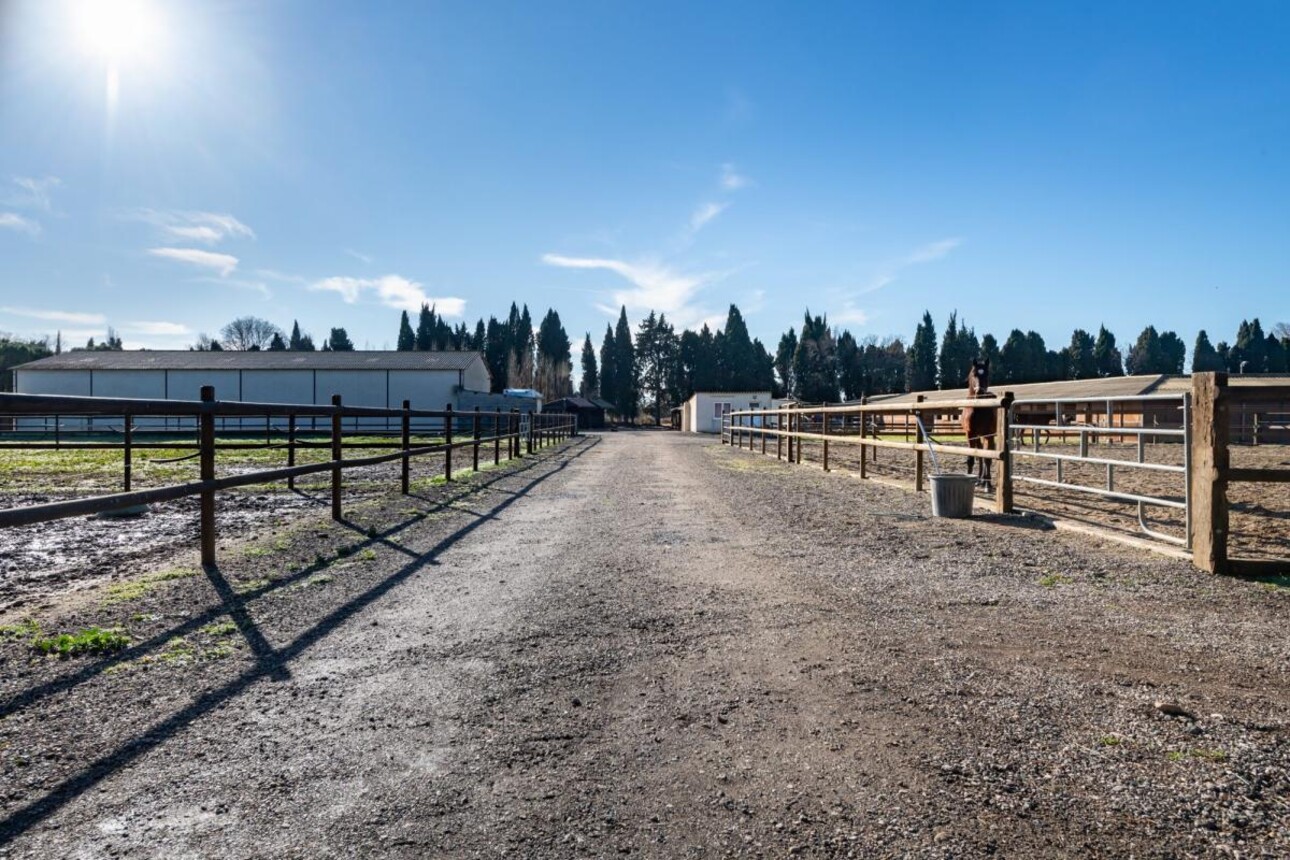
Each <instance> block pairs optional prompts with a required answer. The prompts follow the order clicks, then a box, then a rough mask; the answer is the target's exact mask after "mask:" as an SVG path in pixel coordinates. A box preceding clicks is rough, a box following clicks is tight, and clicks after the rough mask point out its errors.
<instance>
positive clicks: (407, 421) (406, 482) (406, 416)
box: [399, 400, 412, 496]
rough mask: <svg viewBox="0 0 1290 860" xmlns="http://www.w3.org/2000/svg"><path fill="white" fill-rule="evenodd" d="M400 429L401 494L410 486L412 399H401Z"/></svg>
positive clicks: (405, 492)
mask: <svg viewBox="0 0 1290 860" xmlns="http://www.w3.org/2000/svg"><path fill="white" fill-rule="evenodd" d="M401 418H402V426H401V427H400V430H401V433H400V435H401V437H402V439H401V441H402V442H403V469H402V474H401V475H400V476H399V485H400V487H401V488H402V490H403V495H405V496H406V495H407V494H408V492H409V488H410V486H411V482H412V481H411V479H412V476H411V475H410V474H409V473H410V472H411V471H412V462H411V461H412V458H411V457H409V456H408V448H410V447H412V401H411V400H404V401H403V415H402V416H401Z"/></svg>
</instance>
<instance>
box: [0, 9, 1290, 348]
mask: <svg viewBox="0 0 1290 860" xmlns="http://www.w3.org/2000/svg"><path fill="white" fill-rule="evenodd" d="M105 4H106V5H107V6H109V7H113V8H111V9H110V12H109V16H108V18H107V20H108V22H109V23H107V24H103V23H98V24H95V23H94V22H98V21H99V19H100V17H101V16H98V13H97V12H96V11H95V9H94V8H92V7H94V6H96V5H100V6H101V5H105ZM96 16H98V17H96ZM87 21H88V22H90V25H91V26H89V27H88V28H87V25H86V22H87ZM123 21H124V22H132V26H131V27H130V28H127V32H124V33H118V32H116V30H115V29H113V28H119V27H120V26H121V22H123ZM96 26H97V27H99V28H103V27H106V28H108V29H110V30H113V32H112V33H111V34H110V35H112V36H113V37H114V38H117V39H118V41H115V42H112V43H111V44H108V45H105V44H104V39H103V33H102V32H100V31H99V30H96V29H95V27H96ZM1287 57H1290V7H1287V6H1286V5H1285V4H1283V3H1274V2H1267V3H1245V2H1241V3H1234V4H1224V5H1222V6H1221V7H1220V6H1215V5H1213V4H1192V3H1177V2H1175V3H1168V4H1165V3H1161V4H1146V3H1142V4H1111V3H1106V4H1090V3H1078V4H1058V3H1041V4H1036V3H1006V4H992V3H972V4H945V3H938V4H933V3H927V4H923V3H886V4H865V3H838V4H826V3H811V4H804V3H782V4H764V3H753V2H740V3H728V4H722V3H693V2H650V3H626V2H585V3H561V2H542V3H511V4H502V3H487V2H470V3H467V2H462V3H429V2H416V3H412V2H407V3H396V2H381V3H358V2H352V3H331V2H318V0H308V2H306V0H263V2H250V0H247V2H219V0H210V2H203V3H198V2H185V0H166V2H161V0H155V2H150V0H115V5H114V3H113V0H105V2H103V3H98V4H96V3H95V2H94V0H88V2H62V0H49V2H45V0H0V331H8V332H13V333H17V334H21V335H40V334H45V333H50V334H52V333H53V332H54V331H55V330H58V329H61V330H63V331H64V333H65V336H67V337H68V338H69V339H71V340H77V341H79V340H84V338H86V337H88V336H90V335H91V334H95V335H100V334H101V332H102V330H103V329H105V328H106V326H107V325H112V326H114V327H116V328H117V329H118V330H119V331H120V332H121V333H122V334H123V336H124V339H125V341H126V344H127V346H150V347H154V348H175V347H183V346H186V345H187V344H189V343H191V342H192V341H193V340H194V339H195V337H196V335H197V333H198V332H208V333H212V334H214V333H216V332H217V331H218V329H219V328H220V327H221V326H222V325H223V324H224V323H225V322H227V321H228V320H229V319H231V318H233V317H234V316H238V315H242V314H254V315H257V316H263V317H266V318H269V319H271V320H273V321H275V322H277V323H278V324H280V325H282V326H284V327H288V326H290V324H291V320H292V319H293V318H294V319H299V321H300V323H301V326H302V327H303V328H304V329H305V330H307V331H312V332H313V333H314V334H315V336H316V337H318V338H321V337H322V336H325V334H326V332H327V329H328V327H330V326H333V325H343V326H345V327H346V328H347V329H348V331H349V333H350V335H351V337H352V338H353V339H354V341H355V342H356V343H357V344H359V345H360V347H361V346H364V345H366V346H369V347H371V348H383V347H390V346H392V345H393V342H394V338H395V334H396V331H397V323H398V310H397V309H398V308H400V307H404V306H408V307H415V306H416V305H417V303H419V302H420V301H421V300H422V299H423V298H424V299H426V300H429V301H433V302H436V303H437V305H438V307H439V309H440V310H443V311H447V312H448V313H449V314H452V315H457V316H453V317H451V318H453V319H465V320H466V321H468V322H469V323H470V324H471V325H472V326H473V324H474V321H475V320H476V319H477V318H478V317H479V316H481V315H482V316H485V317H486V316H487V315H489V314H497V315H502V314H504V313H505V311H506V309H507V307H508V306H509V303H510V302H511V301H512V300H516V301H520V302H527V303H528V304H529V306H530V308H531V309H533V312H534V315H535V317H537V316H540V315H541V313H542V312H544V310H545V309H546V308H547V307H548V306H554V307H555V308H556V309H557V310H558V311H559V312H560V315H561V317H562V318H563V320H564V322H565V326H566V328H567V329H568V331H569V333H570V335H571V337H573V338H575V340H579V339H580V338H581V336H582V334H583V332H585V331H588V330H590V331H592V333H593V337H594V338H595V340H596V341H597V343H598V342H599V337H600V333H601V332H603V329H604V326H605V323H606V321H607V320H608V319H609V312H610V311H613V312H615V313H616V310H617V307H618V306H619V305H620V304H623V303H625V304H627V306H628V313H629V316H630V317H631V318H632V320H633V322H634V321H635V320H636V319H638V318H639V317H640V316H641V315H642V314H643V313H644V312H646V311H647V310H648V309H651V308H653V309H655V310H661V311H664V312H666V313H667V315H668V317H669V318H671V319H673V320H674V321H675V322H678V323H682V324H687V325H696V324H698V323H701V322H702V321H704V320H717V319H722V318H724V314H725V309H726V307H727V306H728V304H729V303H730V302H735V303H737V304H739V306H740V307H741V308H742V309H743V310H744V312H745V316H746V317H747V319H748V323H749V327H750V329H751V330H752V332H753V334H754V335H755V336H759V337H761V338H762V339H763V340H765V341H767V342H768V343H769V344H770V345H771V346H772V348H773V345H774V342H776V341H777V340H778V337H779V334H780V333H781V332H782V331H783V330H784V329H785V328H786V327H787V326H788V325H790V324H796V323H798V322H800V318H801V314H802V312H803V311H804V310H805V309H806V308H807V307H809V308H810V309H811V310H812V311H813V312H817V313H818V312H826V313H828V315H829V318H830V320H831V321H833V322H835V323H837V324H838V325H842V326H845V327H847V328H849V329H851V331H852V332H853V333H855V334H857V335H858V336H865V335H870V334H872V335H877V336H880V337H881V336H887V335H893V334H896V335H902V336H905V337H908V336H909V335H910V334H912V331H913V328H914V325H915V323H916V322H917V319H918V317H919V315H921V313H922V311H923V309H924V308H928V309H930V310H931V311H932V312H933V314H934V316H935V317H936V321H937V325H938V328H939V327H941V326H943V324H944V320H945V318H946V317H947V316H948V314H949V312H950V311H951V310H954V309H957V310H958V311H959V312H960V314H961V315H962V316H964V317H966V319H967V321H968V323H969V324H970V325H972V326H973V327H974V328H976V330H977V332H978V333H979V334H981V333H984V332H986V331H992V332H994V333H995V334H996V335H997V336H999V337H1000V340H1002V339H1003V337H1004V336H1005V335H1006V333H1007V331H1008V330H1009V329H1011V328H1013V327H1021V328H1033V329H1036V330H1037V331H1039V332H1040V333H1041V334H1043V335H1044V336H1045V338H1046V339H1047V340H1048V341H1049V345H1050V346H1051V347H1057V346H1060V345H1062V344H1064V343H1065V342H1066V341H1067V340H1068V339H1069V336H1070V331H1071V329H1072V328H1074V327H1075V326H1082V327H1084V328H1088V329H1091V330H1094V331H1095V330H1096V327H1097V326H1098V325H1099V324H1100V323H1105V324H1106V325H1107V326H1108V327H1110V328H1111V329H1112V330H1113V331H1115V332H1116V333H1117V335H1118V336H1119V338H1120V340H1121V342H1122V343H1124V342H1126V341H1130V340H1131V339H1132V338H1133V337H1134V336H1135V335H1136V333H1137V332H1138V331H1139V330H1140V329H1141V328H1142V327H1143V326H1144V325H1145V324H1147V323H1153V324H1155V325H1157V326H1158V327H1159V328H1161V329H1174V330H1176V331H1178V332H1179V334H1180V335H1181V336H1182V337H1183V339H1184V340H1185V341H1186V342H1187V343H1188V346H1189V347H1190V344H1191V342H1192V340H1193V338H1194V337H1195V333H1196V330H1197V329H1199V328H1202V327H1203V328H1206V329H1208V330H1209V332H1210V334H1211V337H1212V338H1213V339H1214V340H1215V341H1217V340H1219V339H1229V340H1230V339H1231V338H1232V336H1233V335H1234V333H1235V329H1236V326H1237V324H1238V323H1239V321H1240V320H1241V318H1243V317H1247V316H1255V315H1257V316H1260V317H1262V318H1263V320H1264V322H1265V325H1267V324H1270V323H1271V322H1275V321H1279V320H1286V321H1290V288H1288V287H1290V284H1288V282H1287V276H1286V272H1287V264H1288V263H1290V61H1287V59H1286V58H1287ZM109 77H112V78H114V79H115V85H114V86H113V85H110V84H109Z"/></svg>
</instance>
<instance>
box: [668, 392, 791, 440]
mask: <svg viewBox="0 0 1290 860" xmlns="http://www.w3.org/2000/svg"><path fill="white" fill-rule="evenodd" d="M770 405H771V397H770V392H769V391H696V392H695V393H694V396H692V397H691V398H690V399H689V400H687V401H685V403H684V404H683V405H682V406H681V431H682V432H683V433H720V432H721V419H722V416H724V415H727V414H729V413H731V412H738V411H740V410H743V409H767V408H769V407H770Z"/></svg>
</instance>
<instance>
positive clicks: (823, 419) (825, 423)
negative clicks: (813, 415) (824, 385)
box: [820, 412, 829, 472]
mask: <svg viewBox="0 0 1290 860" xmlns="http://www.w3.org/2000/svg"><path fill="white" fill-rule="evenodd" d="M820 425H821V430H820V432H821V434H822V435H824V436H828V435H829V413H827V412H821V413H820ZM824 471H826V472H827V471H829V440H828V439H825V440H824Z"/></svg>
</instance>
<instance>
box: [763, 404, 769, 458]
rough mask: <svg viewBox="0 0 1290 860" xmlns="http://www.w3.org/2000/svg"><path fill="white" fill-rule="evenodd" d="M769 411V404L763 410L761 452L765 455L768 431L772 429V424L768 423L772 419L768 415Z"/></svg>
mask: <svg viewBox="0 0 1290 860" xmlns="http://www.w3.org/2000/svg"><path fill="white" fill-rule="evenodd" d="M769 411H770V407H769V406H767V407H766V408H765V409H763V410H762V411H761V453H762V455H763V456H764V455H765V454H766V431H767V430H769V429H770V424H769V423H767V422H768V421H769V420H770V419H769V418H768V417H767V415H766V413H767V412H769Z"/></svg>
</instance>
